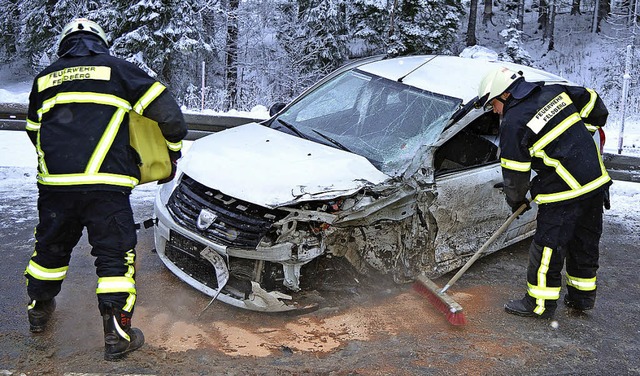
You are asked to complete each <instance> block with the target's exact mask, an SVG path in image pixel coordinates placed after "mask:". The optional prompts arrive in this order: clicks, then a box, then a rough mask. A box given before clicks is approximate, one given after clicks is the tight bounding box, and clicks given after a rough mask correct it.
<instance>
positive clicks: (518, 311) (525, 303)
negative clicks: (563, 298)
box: [504, 296, 556, 319]
mask: <svg viewBox="0 0 640 376" xmlns="http://www.w3.org/2000/svg"><path fill="white" fill-rule="evenodd" d="M532 300H533V299H532V298H527V296H525V297H524V298H522V299H520V300H509V302H507V304H505V305H504V310H505V311H507V313H510V314H512V315H517V316H523V317H535V318H540V319H548V318H551V317H553V314H554V313H555V311H556V307H555V306H551V305H550V306H548V307H545V310H544V312H542V314H541V315H539V314H537V313H535V312H534V311H533V310H534V308H535V303H533V302H532Z"/></svg>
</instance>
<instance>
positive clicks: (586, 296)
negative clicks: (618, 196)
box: [527, 192, 604, 314]
mask: <svg viewBox="0 0 640 376" xmlns="http://www.w3.org/2000/svg"><path fill="white" fill-rule="evenodd" d="M603 202H604V192H598V193H597V194H594V195H593V196H590V197H587V198H585V199H583V200H579V201H573V202H570V203H566V204H555V205H548V204H547V205H540V206H539V207H538V219H537V229H536V233H535V235H534V238H533V242H532V244H531V247H530V248H529V266H528V268H527V287H528V288H527V297H528V298H529V300H530V302H532V303H533V304H534V305H535V308H534V312H536V313H538V314H542V313H543V312H544V311H545V309H551V308H552V309H555V307H556V305H557V300H558V299H559V297H560V289H561V284H562V276H561V273H562V268H563V265H564V264H565V261H566V275H565V283H566V285H567V298H568V299H569V300H571V301H573V302H575V303H576V304H578V305H579V306H593V304H594V302H595V299H596V272H597V270H598V259H599V253H600V252H599V243H600V236H601V235H602V217H603Z"/></svg>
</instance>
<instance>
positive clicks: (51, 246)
mask: <svg viewBox="0 0 640 376" xmlns="http://www.w3.org/2000/svg"><path fill="white" fill-rule="evenodd" d="M38 213H39V223H38V225H37V227H36V230H35V240H36V243H35V251H34V253H33V255H32V256H31V259H30V261H29V264H28V265H27V268H26V271H25V277H26V279H27V293H28V295H29V297H30V298H31V300H38V301H40V300H49V299H52V298H53V297H55V296H56V295H58V293H59V292H60V289H61V287H62V282H63V281H64V279H65V277H66V275H67V270H68V269H69V261H70V259H71V252H72V251H73V248H74V247H75V246H76V244H77V243H78V241H79V240H80V237H81V236H82V231H83V229H84V228H85V227H86V229H87V236H88V241H89V244H90V245H91V247H92V249H91V255H92V256H94V257H95V263H94V265H95V267H96V274H97V276H98V283H97V288H96V293H97V297H98V307H99V309H100V312H101V313H104V310H105V307H113V308H118V309H120V310H122V311H123V312H125V313H127V314H128V315H129V316H131V315H132V314H133V308H134V305H135V300H136V286H135V266H134V263H135V249H134V247H135V245H136V241H137V240H136V228H135V222H134V219H133V211H132V209H131V204H130V202H129V194H128V193H123V192H114V191H84V192H69V191H65V192H52V191H42V190H41V191H40V194H39V196H38Z"/></svg>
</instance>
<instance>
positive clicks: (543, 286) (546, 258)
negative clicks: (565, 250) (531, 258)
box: [527, 247, 560, 315]
mask: <svg viewBox="0 0 640 376" xmlns="http://www.w3.org/2000/svg"><path fill="white" fill-rule="evenodd" d="M552 255H553V249H551V248H549V247H544V248H543V250H542V256H541V257H540V267H539V268H538V272H537V279H538V284H537V285H533V284H531V283H528V282H527V294H529V296H531V297H533V298H535V300H536V307H535V308H534V309H533V312H535V313H536V314H538V315H542V314H543V313H544V311H545V300H558V299H560V287H547V272H548V271H549V264H550V263H551V256H552Z"/></svg>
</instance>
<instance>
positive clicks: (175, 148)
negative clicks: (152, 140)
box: [165, 140, 182, 151]
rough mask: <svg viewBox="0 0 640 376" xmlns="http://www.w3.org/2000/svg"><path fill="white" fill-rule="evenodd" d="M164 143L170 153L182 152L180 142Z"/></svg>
mask: <svg viewBox="0 0 640 376" xmlns="http://www.w3.org/2000/svg"><path fill="white" fill-rule="evenodd" d="M165 142H166V143H167V148H168V149H169V150H171V151H180V150H182V141H178V142H169V141H167V140H165Z"/></svg>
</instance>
